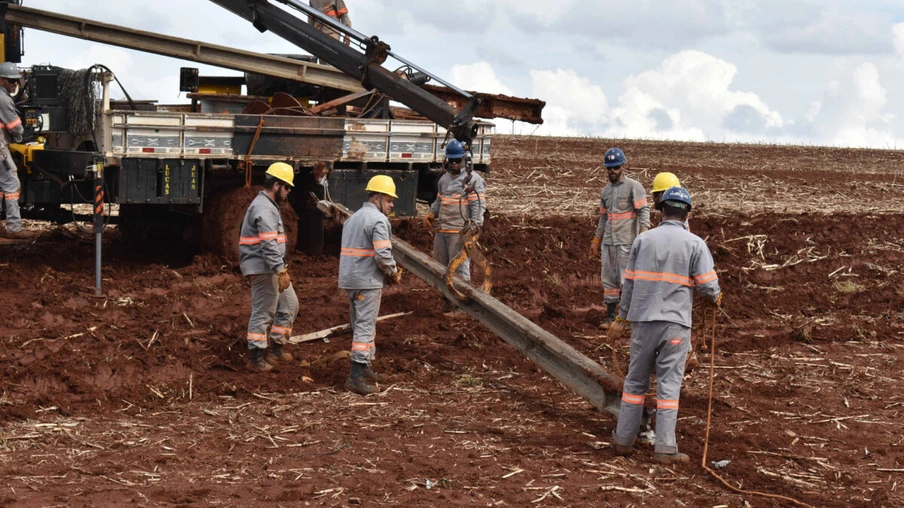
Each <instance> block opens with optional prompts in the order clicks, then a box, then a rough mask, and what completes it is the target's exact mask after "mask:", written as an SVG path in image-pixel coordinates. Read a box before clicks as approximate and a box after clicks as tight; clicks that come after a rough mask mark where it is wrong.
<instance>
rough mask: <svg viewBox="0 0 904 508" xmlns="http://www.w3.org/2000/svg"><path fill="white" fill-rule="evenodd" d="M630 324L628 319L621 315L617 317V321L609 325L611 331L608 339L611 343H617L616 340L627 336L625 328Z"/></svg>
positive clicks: (607, 336)
mask: <svg viewBox="0 0 904 508" xmlns="http://www.w3.org/2000/svg"><path fill="white" fill-rule="evenodd" d="M627 326H628V321H627V320H626V319H622V318H621V317H616V318H615V321H614V322H613V323H612V324H611V325H609V332H608V333H607V334H606V340H607V341H608V342H609V344H615V342H616V341H618V340H620V339H621V338H622V337H624V336H625V328H627Z"/></svg>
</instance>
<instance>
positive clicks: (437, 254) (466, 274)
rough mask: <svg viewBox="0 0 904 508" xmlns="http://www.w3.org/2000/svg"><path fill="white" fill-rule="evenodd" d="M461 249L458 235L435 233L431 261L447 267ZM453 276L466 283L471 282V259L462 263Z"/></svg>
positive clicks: (461, 243)
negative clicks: (433, 260)
mask: <svg viewBox="0 0 904 508" xmlns="http://www.w3.org/2000/svg"><path fill="white" fill-rule="evenodd" d="M463 248H464V243H463V242H462V241H461V235H460V234H458V233H436V236H435V237H434V238H433V259H435V260H437V261H439V262H440V263H442V264H443V265H445V266H449V263H451V262H452V260H453V259H454V258H455V256H457V255H458V253H459V252H461V249H463ZM455 274H456V275H458V276H459V277H461V278H462V279H464V280H465V281H466V282H471V259H470V258H469V259H466V260H465V262H464V263H462V264H460V265H458V269H457V270H455Z"/></svg>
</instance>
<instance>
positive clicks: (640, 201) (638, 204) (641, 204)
mask: <svg viewBox="0 0 904 508" xmlns="http://www.w3.org/2000/svg"><path fill="white" fill-rule="evenodd" d="M645 206H647V198H643V199H638V200H637V201H635V202H634V208H635V209H636V210H640V209H641V208H643V207H645Z"/></svg>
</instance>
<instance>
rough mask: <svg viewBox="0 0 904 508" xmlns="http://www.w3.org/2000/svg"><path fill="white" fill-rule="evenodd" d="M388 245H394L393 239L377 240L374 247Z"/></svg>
mask: <svg viewBox="0 0 904 508" xmlns="http://www.w3.org/2000/svg"><path fill="white" fill-rule="evenodd" d="M387 247H392V241H390V240H377V241H375V242H374V249H385V248H387Z"/></svg>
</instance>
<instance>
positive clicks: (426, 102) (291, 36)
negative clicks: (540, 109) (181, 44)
mask: <svg viewBox="0 0 904 508" xmlns="http://www.w3.org/2000/svg"><path fill="white" fill-rule="evenodd" d="M210 1H211V2H213V3H215V4H217V5H219V6H221V7H223V8H224V9H226V10H228V11H230V12H232V13H234V14H236V15H238V16H240V17H242V18H244V19H246V20H248V21H250V22H251V23H253V24H254V26H255V27H256V28H257V29H258V30H260V31H262V32H263V31H266V30H269V31H271V32H273V33H274V34H276V35H278V36H280V37H282V38H283V39H286V40H287V41H289V42H291V43H293V44H295V45H296V46H298V47H300V48H302V49H304V50H306V51H308V52H309V53H311V54H312V55H314V56H316V57H318V58H320V59H321V60H323V61H324V62H327V63H329V64H330V65H332V66H333V67H336V68H337V69H339V70H341V71H342V72H344V73H346V74H348V75H349V76H352V77H354V78H355V79H357V80H359V81H360V82H361V83H362V84H363V85H364V87H365V88H374V89H376V90H378V91H380V92H381V93H384V94H386V95H387V96H389V97H390V98H392V99H393V100H396V101H398V102H401V103H402V104H404V105H406V106H408V107H409V108H411V109H412V110H413V111H416V112H417V113H420V114H421V115H424V116H425V117H427V118H428V119H430V120H432V121H433V122H435V123H437V124H438V125H440V126H442V127H445V128H446V129H448V130H450V131H452V134H453V135H454V136H455V138H456V139H458V140H460V141H463V142H466V143H470V141H471V139H473V138H474V136H476V135H477V122H476V121H474V119H473V110H474V109H475V108H476V107H478V106H479V101H480V99H479V98H477V97H476V96H470V95H469V94H467V93H466V92H461V93H462V94H463V95H464V96H465V97H466V98H468V102H467V104H466V105H465V107H464V108H462V109H456V108H454V107H453V106H450V105H449V104H448V103H446V102H445V101H443V100H442V99H439V98H438V97H436V96H435V95H433V94H432V93H430V92H428V91H426V90H424V89H422V88H421V87H419V86H417V85H415V84H414V83H412V82H411V81H408V80H407V79H406V78H404V77H403V76H401V75H399V74H397V73H395V72H392V71H390V70H388V69H386V68H384V67H383V66H382V64H383V62H385V61H386V58H387V57H388V56H390V55H391V53H390V48H389V46H388V45H387V44H386V43H384V42H382V41H380V40H379V39H378V38H377V37H370V38H366V37H364V36H362V35H361V34H359V33H358V32H355V31H353V30H350V29H347V28H345V27H343V26H341V25H338V24H336V23H335V22H333V21H332V20H330V19H329V18H327V17H325V16H322V15H321V14H320V13H318V12H316V11H313V10H311V9H310V7H308V6H305V5H303V4H301V3H300V2H297V1H295V0H280V1H282V2H283V3H285V4H287V5H290V6H291V7H293V8H295V9H298V10H302V11H304V12H306V13H308V15H313V16H315V17H317V18H318V19H319V20H321V21H323V22H325V23H327V24H329V25H330V26H334V27H335V28H337V29H339V30H341V31H343V32H345V33H348V34H349V35H351V36H353V37H354V38H355V39H356V40H357V41H358V42H359V43H361V44H362V45H363V46H364V53H361V52H359V51H358V50H356V49H354V48H353V47H351V46H347V45H345V44H343V43H342V42H340V41H338V40H336V39H333V38H332V37H330V36H329V35H327V34H324V33H323V32H321V31H320V30H318V29H317V28H315V27H314V26H312V25H310V24H308V22H307V21H306V20H304V19H301V18H299V17H297V16H293V15H292V13H291V12H288V11H286V10H284V9H281V8H279V7H277V6H276V5H274V4H272V3H270V2H269V1H268V0H210ZM392 56H394V57H395V58H396V59H399V60H400V61H401V62H403V63H406V64H408V62H406V61H405V60H402V59H400V58H399V57H397V56H395V55H392ZM409 65H410V64H409ZM456 91H457V90H456Z"/></svg>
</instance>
